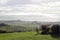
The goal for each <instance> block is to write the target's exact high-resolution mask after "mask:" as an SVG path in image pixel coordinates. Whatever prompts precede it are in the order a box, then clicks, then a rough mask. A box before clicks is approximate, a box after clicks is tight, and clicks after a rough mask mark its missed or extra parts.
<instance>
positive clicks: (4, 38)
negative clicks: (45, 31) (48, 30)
mask: <svg viewBox="0 0 60 40" xmlns="http://www.w3.org/2000/svg"><path fill="white" fill-rule="evenodd" d="M35 34H36V33H35V32H19V33H5V34H0V40H59V39H55V38H52V37H51V36H50V35H35Z"/></svg>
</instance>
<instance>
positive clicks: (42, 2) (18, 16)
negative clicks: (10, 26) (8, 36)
mask: <svg viewBox="0 0 60 40" xmlns="http://www.w3.org/2000/svg"><path fill="white" fill-rule="evenodd" d="M0 20H23V21H60V0H0Z"/></svg>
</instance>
